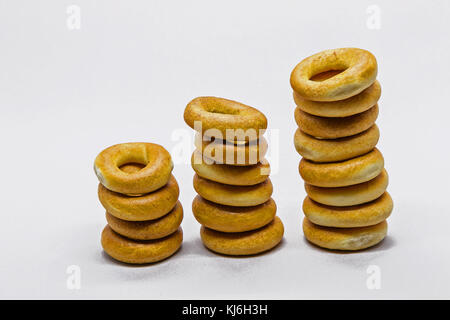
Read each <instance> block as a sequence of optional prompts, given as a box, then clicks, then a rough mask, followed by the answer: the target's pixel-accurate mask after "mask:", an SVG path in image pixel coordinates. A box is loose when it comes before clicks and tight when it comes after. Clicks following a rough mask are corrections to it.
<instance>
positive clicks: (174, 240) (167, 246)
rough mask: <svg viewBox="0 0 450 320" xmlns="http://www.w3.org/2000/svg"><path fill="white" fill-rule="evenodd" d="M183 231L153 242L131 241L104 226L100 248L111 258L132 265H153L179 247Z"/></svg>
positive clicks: (179, 229)
mask: <svg viewBox="0 0 450 320" xmlns="http://www.w3.org/2000/svg"><path fill="white" fill-rule="evenodd" d="M182 241H183V231H182V230H181V228H178V230H177V231H175V232H174V233H172V234H171V235H169V236H167V237H164V238H161V239H155V240H131V239H129V238H125V237H123V236H121V235H120V234H118V233H116V232H114V231H113V230H112V229H111V227H110V226H108V225H107V226H106V227H105V229H103V232H102V247H103V250H105V252H106V253H107V254H108V255H109V256H111V257H112V258H114V259H116V260H118V261H121V262H125V263H134V264H143V263H153V262H157V261H161V260H164V259H166V258H168V257H170V256H171V255H173V254H174V253H175V252H177V250H178V249H179V248H180V247H181V242H182Z"/></svg>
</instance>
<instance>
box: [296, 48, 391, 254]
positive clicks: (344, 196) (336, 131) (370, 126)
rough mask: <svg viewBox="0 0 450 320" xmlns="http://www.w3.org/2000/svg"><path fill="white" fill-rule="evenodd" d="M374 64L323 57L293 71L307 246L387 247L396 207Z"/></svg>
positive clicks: (366, 58)
mask: <svg viewBox="0 0 450 320" xmlns="http://www.w3.org/2000/svg"><path fill="white" fill-rule="evenodd" d="M376 76H377V61H376V59H375V57H374V56H373V55H372V54H371V53H370V52H368V51H366V50H362V49H356V48H342V49H334V50H325V51H322V52H319V53H317V54H314V55H312V56H310V57H308V58H306V59H304V60H303V61H301V62H300V63H299V64H298V65H297V66H296V67H295V68H294V70H293V71H292V74H291V79H290V80H291V86H292V89H293V90H294V93H293V95H294V101H295V103H296V105H297V108H296V109H295V120H296V122H297V125H298V129H297V131H296V133H295V136H294V144H295V148H296V150H297V151H298V153H299V154H300V155H301V156H302V157H303V159H302V160H301V161H300V165H299V171H300V175H301V177H302V178H303V180H304V181H305V189H306V193H307V197H306V198H305V200H304V202H303V212H304V214H305V218H304V220H303V232H304V234H305V237H306V239H308V240H309V241H310V242H312V243H314V244H315V245H318V246H320V247H323V248H327V249H334V250H361V249H365V248H368V247H371V246H373V245H375V244H377V243H379V242H380V241H382V240H383V239H384V238H385V236H386V233H387V222H386V218H388V217H389V215H390V214H391V212H392V209H393V202H392V199H391V197H390V195H389V194H388V193H387V192H386V188H387V185H388V175H387V172H386V170H385V169H384V159H383V156H382V154H381V153H380V151H379V150H378V149H377V148H375V146H376V144H377V143H378V139H379V135H380V132H379V130H378V127H377V125H376V124H375V120H376V118H377V116H378V104H377V102H378V99H379V98H380V95H381V87H380V84H379V83H378V81H377V80H376Z"/></svg>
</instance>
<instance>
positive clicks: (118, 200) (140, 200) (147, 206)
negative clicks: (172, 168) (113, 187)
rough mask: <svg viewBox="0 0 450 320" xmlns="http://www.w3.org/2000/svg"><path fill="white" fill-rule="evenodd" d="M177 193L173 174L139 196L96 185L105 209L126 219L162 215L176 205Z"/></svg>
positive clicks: (156, 217)
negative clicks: (163, 184)
mask: <svg viewBox="0 0 450 320" xmlns="http://www.w3.org/2000/svg"><path fill="white" fill-rule="evenodd" d="M126 170H129V169H126ZM179 194H180V189H179V188H178V183H177V181H176V180H175V177H174V176H173V175H172V176H171V177H170V180H169V182H168V183H167V184H166V185H165V186H164V187H162V188H160V189H159V190H156V191H153V192H151V193H147V194H144V195H142V196H139V197H132V196H127V195H124V194H121V193H117V192H113V191H110V190H108V189H106V188H105V187H104V186H103V185H102V184H101V183H100V184H99V185H98V198H99V200H100V202H101V204H102V205H103V207H104V208H105V209H106V211H108V212H109V213H110V214H112V215H113V216H115V217H117V218H119V219H122V220H127V221H146V220H153V219H158V218H160V217H162V216H164V215H165V214H167V213H168V212H169V211H171V210H172V209H173V207H174V206H175V205H176V203H177V201H178V196H179Z"/></svg>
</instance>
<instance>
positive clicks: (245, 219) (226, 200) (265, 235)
mask: <svg viewBox="0 0 450 320" xmlns="http://www.w3.org/2000/svg"><path fill="white" fill-rule="evenodd" d="M184 119H185V121H186V123H187V124H188V125H189V126H190V127H191V128H193V129H194V130H195V131H196V138H195V146H196V150H195V151H194V153H193V155H192V158H191V163H192V168H193V169H194V171H195V176H194V181H193V184H194V189H195V190H196V192H197V193H198V195H197V196H196V198H195V199H194V201H193V203H192V211H193V214H194V216H195V218H196V219H197V221H198V222H199V223H200V224H201V225H202V227H201V230H200V235H201V239H202V242H203V244H204V245H205V246H206V247H207V248H208V249H210V250H212V251H214V252H217V253H220V254H225V255H240V256H242V255H253V254H258V253H262V252H264V251H268V250H270V249H272V248H274V247H275V246H276V245H278V244H279V243H280V241H281V240H282V238H283V234H284V227H283V223H282V222H281V220H280V219H279V218H278V217H277V216H276V211H277V207H276V204H275V201H274V200H273V199H272V198H271V196H272V191H273V187H272V183H271V181H270V179H269V174H270V165H269V163H268V162H267V160H266V159H265V158H264V156H265V154H266V152H267V147H268V145H267V141H266V139H265V138H264V137H263V134H264V132H265V130H266V128H267V119H266V117H265V116H264V115H263V114H262V113H261V112H260V111H258V110H257V109H255V108H252V107H250V106H247V105H244V104H242V103H239V102H236V101H232V100H227V99H223V98H217V97H198V98H195V99H194V100H192V101H191V102H190V103H189V104H188V105H187V107H186V109H185V112H184Z"/></svg>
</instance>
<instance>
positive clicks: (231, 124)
mask: <svg viewBox="0 0 450 320" xmlns="http://www.w3.org/2000/svg"><path fill="white" fill-rule="evenodd" d="M184 121H185V122H186V123H187V124H188V125H189V126H190V127H191V128H192V129H194V130H199V128H197V127H196V126H195V122H196V121H199V122H201V124H202V126H201V127H202V128H201V130H202V131H201V134H202V135H207V136H215V138H219V137H217V135H218V134H220V135H221V137H220V139H221V140H228V141H231V142H235V141H252V140H256V139H258V138H259V137H260V136H262V135H263V134H264V132H265V129H266V128H267V119H266V117H265V116H264V115H263V114H262V113H261V112H260V111H258V110H257V109H255V108H252V107H250V106H247V105H245V104H242V103H239V102H236V101H233V100H228V99H223V98H217V97H198V98H195V99H194V100H192V101H191V102H189V104H188V105H187V107H186V109H185V111H184ZM207 130H214V131H218V132H216V133H214V134H213V135H211V134H209V132H205V131H207ZM227 130H228V137H227ZM233 130H234V132H233ZM242 130H243V131H244V132H239V131H242ZM240 133H244V134H248V135H247V136H240Z"/></svg>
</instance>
